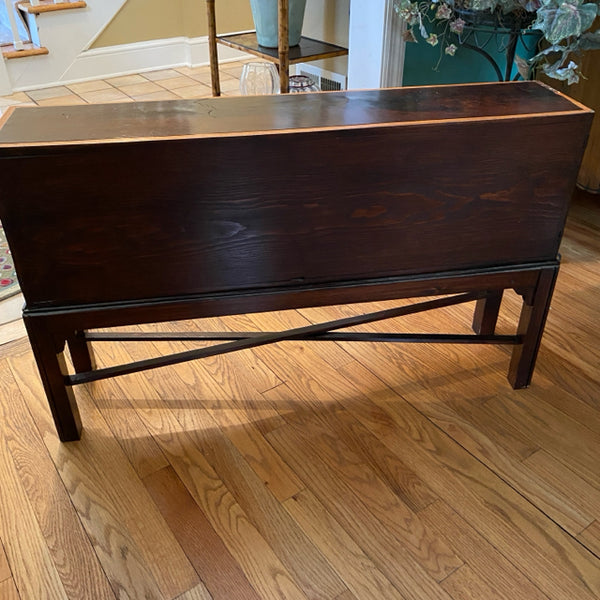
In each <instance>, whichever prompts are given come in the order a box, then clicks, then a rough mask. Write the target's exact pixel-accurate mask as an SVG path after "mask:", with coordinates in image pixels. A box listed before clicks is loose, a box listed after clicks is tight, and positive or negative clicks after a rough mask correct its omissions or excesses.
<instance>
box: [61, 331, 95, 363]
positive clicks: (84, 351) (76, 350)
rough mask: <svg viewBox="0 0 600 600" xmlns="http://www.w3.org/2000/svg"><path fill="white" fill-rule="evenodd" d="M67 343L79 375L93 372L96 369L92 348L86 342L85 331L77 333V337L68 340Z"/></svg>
mask: <svg viewBox="0 0 600 600" xmlns="http://www.w3.org/2000/svg"><path fill="white" fill-rule="evenodd" d="M67 343H68V344H69V352H70V353H71V360H72V361H73V366H74V367H75V371H76V372H77V373H83V372H85V371H93V370H94V369H95V368H96V361H95V360H94V355H93V352H92V347H91V345H90V344H88V342H86V340H85V331H76V332H75V335H73V336H71V337H70V338H69V339H68V340H67Z"/></svg>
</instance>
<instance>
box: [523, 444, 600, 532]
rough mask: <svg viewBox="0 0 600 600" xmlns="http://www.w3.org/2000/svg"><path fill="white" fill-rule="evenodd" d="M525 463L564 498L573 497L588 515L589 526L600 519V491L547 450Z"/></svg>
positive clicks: (534, 455) (581, 509) (537, 453)
mask: <svg viewBox="0 0 600 600" xmlns="http://www.w3.org/2000/svg"><path fill="white" fill-rule="evenodd" d="M524 463H525V464H526V465H527V466H528V467H529V468H530V469H531V470H533V471H534V472H535V473H536V474H537V475H538V476H539V477H541V478H543V479H544V480H545V481H546V482H547V483H548V484H549V485H551V486H552V487H553V488H554V489H555V490H557V491H558V492H560V493H562V494H563V496H570V497H572V498H573V499H574V502H576V504H577V506H578V508H579V510H580V511H581V512H582V514H586V515H587V518H588V519H589V521H590V523H588V526H589V525H590V524H591V522H592V521H594V520H596V519H600V490H599V489H598V487H597V486H596V487H594V486H592V485H590V484H589V483H588V482H587V481H585V480H584V479H582V478H581V477H578V476H577V475H576V474H575V473H573V471H572V470H571V469H570V468H568V467H566V466H565V465H564V464H563V463H562V462H560V461H559V460H556V459H555V458H554V457H553V456H551V455H550V454H548V453H547V452H546V451H545V450H540V451H539V452H536V453H535V454H532V455H531V456H530V457H528V458H527V459H526V460H525V461H524ZM586 528H587V526H586Z"/></svg>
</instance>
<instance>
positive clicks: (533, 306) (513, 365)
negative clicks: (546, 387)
mask: <svg viewBox="0 0 600 600" xmlns="http://www.w3.org/2000/svg"><path fill="white" fill-rule="evenodd" d="M557 275H558V266H556V267H550V268H547V269H544V270H542V271H540V276H539V279H538V283H537V286H536V289H535V293H534V295H533V300H528V299H527V298H526V299H525V300H524V301H523V308H522V309H521V317H520V319H519V326H518V328H517V334H518V335H521V336H523V343H522V344H518V345H516V346H515V347H514V349H513V352H512V357H511V361H510V367H509V370H508V381H509V382H510V384H511V385H512V386H513V388H514V389H516V390H517V389H521V388H524V387H527V386H528V385H529V384H530V383H531V377H532V375H533V369H534V367H535V361H536V358H537V353H538V350H539V347H540V342H541V340H542V334H543V333H544V325H545V324H546V317H547V316H548V310H549V308H550V300H551V299H552V292H553V291H554V284H555V283H556V277H557Z"/></svg>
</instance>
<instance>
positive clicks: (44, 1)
mask: <svg viewBox="0 0 600 600" xmlns="http://www.w3.org/2000/svg"><path fill="white" fill-rule="evenodd" d="M18 6H19V9H21V10H22V11H24V12H28V13H30V14H35V15H39V14H41V13H45V12H52V11H54V10H69V9H71V8H85V7H86V6H87V4H86V3H85V2H84V1H83V0H73V1H72V2H69V1H68V0H65V1H64V2H58V3H56V2H54V1H53V0H40V3H39V4H38V5H37V6H34V5H33V4H31V2H19V5H18Z"/></svg>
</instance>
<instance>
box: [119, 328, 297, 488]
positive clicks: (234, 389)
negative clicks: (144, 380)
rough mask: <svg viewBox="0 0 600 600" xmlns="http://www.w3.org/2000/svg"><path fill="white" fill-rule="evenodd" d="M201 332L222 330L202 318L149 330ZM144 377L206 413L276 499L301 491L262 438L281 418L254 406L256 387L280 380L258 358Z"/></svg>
mask: <svg viewBox="0 0 600 600" xmlns="http://www.w3.org/2000/svg"><path fill="white" fill-rule="evenodd" d="M146 327H148V326H146ZM199 328H202V329H204V330H208V331H210V330H211V329H212V330H217V331H220V330H222V329H223V328H222V327H221V326H220V325H219V323H208V322H207V320H204V321H202V322H201V323H191V324H190V323H189V322H185V321H183V322H179V323H173V324H160V325H158V326H153V327H152V330H155V331H192V330H198V329H199ZM189 347H190V345H189V344H181V347H179V348H178V346H177V344H173V343H162V344H161V348H163V349H164V351H165V352H166V351H171V352H174V351H177V350H182V349H188V348H189ZM128 352H129V354H130V355H131V357H132V358H134V359H136V360H139V359H141V358H142V357H143V356H145V354H144V349H143V348H141V347H140V346H139V345H138V346H135V345H131V346H130V347H129V348H128ZM146 352H147V351H146ZM239 374H243V376H238V375H239ZM148 379H149V380H150V381H152V383H153V385H154V388H156V389H158V390H159V391H160V395H161V397H163V398H169V397H173V396H174V395H175V396H177V395H179V397H180V398H181V397H182V394H183V397H185V399H186V400H188V402H187V405H188V406H194V405H195V406H197V407H199V408H200V407H201V408H203V409H205V410H207V411H208V412H209V414H211V416H212V417H213V418H214V419H215V421H216V422H217V423H218V424H219V425H220V426H221V427H222V429H223V431H224V433H225V434H226V435H227V436H228V437H229V438H230V439H231V441H232V442H233V443H234V444H235V445H236V447H237V448H238V450H239V451H240V452H241V453H242V455H243V456H244V458H245V459H246V460H247V461H248V462H249V464H250V465H251V466H252V468H253V469H254V470H255V472H256V473H257V474H258V475H259V476H260V477H261V478H262V480H263V481H264V482H265V484H266V485H267V486H268V487H269V489H270V490H271V491H272V492H273V494H274V495H275V497H276V498H278V499H285V498H289V497H290V496H292V495H293V494H295V493H296V492H297V491H298V490H299V489H301V488H300V482H299V480H298V478H297V477H295V475H294V473H293V472H292V471H291V470H290V469H289V467H287V465H285V463H283V461H282V460H281V459H280V457H279V456H278V455H277V454H276V453H275V452H274V451H273V449H272V448H271V446H270V445H269V444H268V443H267V442H266V440H265V439H264V437H263V435H262V433H263V432H264V431H269V430H270V429H271V428H272V427H276V426H278V425H280V424H281V422H282V419H281V417H280V416H279V414H278V413H277V411H276V410H274V409H272V408H271V407H270V406H264V405H263V406H260V405H258V406H257V403H256V400H257V399H258V400H260V394H259V392H257V391H256V388H258V389H263V388H264V389H269V388H271V387H274V386H275V385H278V384H279V383H280V381H279V379H277V378H275V377H274V375H273V373H272V372H271V371H270V370H268V369H267V368H266V367H265V366H264V365H263V364H262V363H260V362H259V361H258V359H257V358H256V357H253V356H252V355H251V354H250V353H248V352H246V353H238V355H236V356H231V355H227V356H220V357H214V360H211V361H208V360H202V361H194V362H191V363H184V364H181V365H177V367H176V368H175V369H174V370H173V373H172V375H171V377H169V378H168V380H167V379H164V378H160V377H159V376H157V375H156V374H152V373H151V374H150V375H149V377H148ZM180 404H181V402H180Z"/></svg>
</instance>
